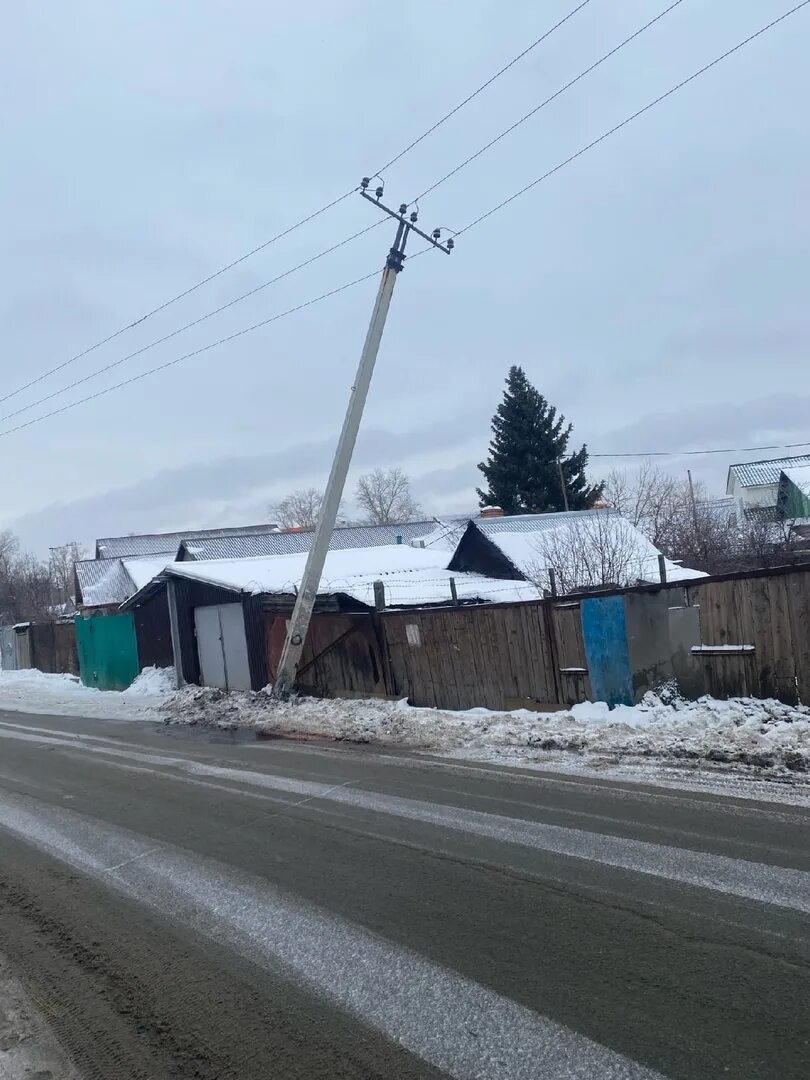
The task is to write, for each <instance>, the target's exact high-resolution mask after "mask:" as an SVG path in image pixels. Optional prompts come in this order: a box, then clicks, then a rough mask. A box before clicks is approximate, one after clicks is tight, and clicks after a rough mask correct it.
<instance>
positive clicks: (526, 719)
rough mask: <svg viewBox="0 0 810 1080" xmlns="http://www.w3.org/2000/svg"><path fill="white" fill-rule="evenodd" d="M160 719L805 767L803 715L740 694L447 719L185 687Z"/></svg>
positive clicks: (507, 752)
mask: <svg viewBox="0 0 810 1080" xmlns="http://www.w3.org/2000/svg"><path fill="white" fill-rule="evenodd" d="M166 718H167V719H168V720H170V721H172V720H173V721H176V722H185V723H205V724H214V725H218V726H221V727H223V726H224V727H249V728H253V729H255V730H256V731H257V732H259V733H261V734H265V735H286V736H299V737H301V736H303V737H313V736H315V737H323V738H330V739H339V740H345V741H348V742H356V743H375V744H378V745H383V746H399V747H403V748H408V749H414V750H423V751H425V750H426V751H433V752H435V753H442V754H448V753H454V754H459V755H460V756H463V757H478V758H486V759H488V760H507V759H508V760H509V761H510V762H512V763H519V762H520V761H524V762H527V763H542V762H544V761H545V762H548V761H549V760H550V758H551V756H553V755H554V754H555V753H556V754H557V756H559V754H560V752H565V753H566V754H567V755H568V756H569V757H573V756H577V757H579V758H582V759H586V760H588V761H590V762H592V763H598V762H601V763H604V764H607V763H610V762H612V761H618V760H619V759H621V760H622V761H625V760H632V759H635V760H639V759H651V758H652V759H658V760H659V761H660V760H666V761H670V762H672V761H679V762H690V761H692V762H702V763H706V762H712V763H715V762H716V763H726V764H735V765H745V766H754V767H757V768H759V769H769V770H777V771H782V772H785V773H787V772H792V773H794V774H795V773H802V772H808V771H810V709H807V708H806V707H803V706H798V707H793V706H789V705H784V704H782V703H781V702H778V701H773V700H767V701H758V700H753V699H749V698H736V699H732V700H730V701H717V700H715V699H713V698H701V699H700V700H699V701H684V700H683V699H681V698H679V697H677V695H675V694H671V693H670V694H667V693H666V692H662V693H661V695H660V696H656V695H654V694H647V695H646V696H645V698H644V700H643V701H642V702H641V703H640V704H639V705H635V706H633V707H626V706H620V707H618V708H616V709H613V710H610V709H608V707H607V705H605V704H604V703H596V704H593V703H586V704H582V705H574V706H573V707H572V708H570V709H567V710H565V711H562V712H552V713H538V712H530V711H528V710H525V709H521V710H516V711H514V712H492V711H490V710H487V709H472V710H470V711H468V712H464V713H454V712H443V711H441V710H439V709H421V708H412V707H410V706H409V705H407V704H406V703H405V702H391V701H383V700H373V699H372V700H339V699H334V698H332V699H316V698H297V699H293V700H291V701H289V702H276V701H273V700H272V699H271V698H270V697H269V695H268V694H267V693H266V692H265V691H260V692H259V693H232V694H224V693H223V692H222V691H217V690H208V689H201V688H199V687H194V688H187V689H186V690H184V691H182V692H181V693H179V694H177V695H176V696H175V697H174V698H172V699H170V701H169V702H168V704H167V707H166Z"/></svg>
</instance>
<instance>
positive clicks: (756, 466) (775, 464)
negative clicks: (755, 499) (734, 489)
mask: <svg viewBox="0 0 810 1080" xmlns="http://www.w3.org/2000/svg"><path fill="white" fill-rule="evenodd" d="M808 463H810V454H798V455H797V456H796V457H786V458H772V459H770V460H769V461H746V462H742V463H741V464H739V465H729V469H728V485H727V486H726V490H727V491H728V489H729V486H730V485H731V479H732V477H733V478H734V479H735V480H736V481H737V483H738V484H739V485H740V487H756V486H757V485H760V484H778V483H779V474H780V472H781V471H782V469H784V468H790V466H791V465H806V464H808Z"/></svg>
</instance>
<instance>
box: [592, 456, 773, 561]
mask: <svg viewBox="0 0 810 1080" xmlns="http://www.w3.org/2000/svg"><path fill="white" fill-rule="evenodd" d="M605 499H606V501H608V502H609V503H610V505H611V506H613V507H615V508H616V509H617V510H619V511H620V512H621V514H622V515H623V516H624V517H626V518H627V520H628V521H630V522H631V523H632V524H634V525H636V526H637V527H638V528H640V529H641V530H642V532H644V533H645V534H646V535H647V536H648V537H649V538H650V540H652V542H653V544H655V546H656V547H657V548H658V549H659V550H660V551H663V552H664V554H665V555H667V556H668V557H669V558H670V559H672V560H674V561H676V562H681V563H683V565H684V566H689V567H691V568H692V569H694V570H703V571H705V572H706V573H709V574H718V573H726V572H733V571H735V570H744V569H753V568H754V567H757V566H773V565H775V564H776V563H779V562H785V561H786V560H790V559H792V558H793V557H794V551H793V549H792V547H791V543H790V529H789V527H788V523H785V522H782V523H780V522H779V521H778V520H775V519H774V518H773V516H772V515H768V514H765V515H762V514H754V515H752V516H745V515H743V514H742V513H741V512H740V511H739V509H738V508H737V507H736V506H735V505H734V503H732V502H730V501H729V502H728V504H724V502H723V500H716V499H715V500H712V499H709V498H708V497H707V494H706V489H705V487H704V485H703V484H701V483H696V484H695V485H694V501H693V497H692V492H691V491H690V489H689V482H688V480H686V479H683V480H678V479H677V478H676V477H674V476H672V475H670V474H668V473H665V472H663V471H662V470H660V469H658V468H656V467H655V466H651V465H644V466H642V468H641V469H639V470H638V472H637V473H635V474H632V475H628V474H627V473H624V472H617V471H615V470H614V471H613V472H612V473H611V474H610V475H609V476H608V479H607V482H606V488H605Z"/></svg>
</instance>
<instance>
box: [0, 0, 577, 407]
mask: <svg viewBox="0 0 810 1080" xmlns="http://www.w3.org/2000/svg"><path fill="white" fill-rule="evenodd" d="M589 3H590V0H582V2H581V3H580V4H578V5H577V6H576V7H575V8H574V9H573V10H572V11H570V12H569V13H568V14H567V15H565V16H564V17H563V18H562V19H560V20H559V21H558V22H557V23H555V24H554V26H552V27H551V28H550V29H549V30H546V31H545V33H543V34H541V36H540V37H539V38H537V39H536V40H535V41H533V42H532V43H531V44H530V45H528V46H527V47H526V48H525V49H523V51H522V52H520V53H518V55H517V56H515V57H513V59H512V60H510V61H509V63H507V64H505V65H504V66H503V67H502V68H500V69H499V70H498V71H496V72H495V74H494V75H491V76H490V77H489V78H488V79H487V80H486V82H484V83H482V84H481V85H480V86H479V87H477V88H476V89H475V90H474V91H473V92H472V93H471V94H468V95H467V97H466V98H464V100H463V101H461V102H459V104H458V105H456V106H455V107H454V108H452V109H451V110H450V111H449V112H448V113H445V114H444V116H442V117H441V118H440V119H439V120H437V121H436V123H434V124H432V125H431V127H429V128H428V129H427V131H424V132H422V134H421V135H419V136H418V137H417V138H416V139H414V140H413V141H412V142H411V143H409V144H408V145H407V146H406V147H405V148H404V149H403V150H400V152H399V153H398V154H397V155H396V156H395V157H393V158H391V160H390V161H388V162H387V163H386V164H385V165H383V166H382V167H381V168H380V169H378V170H376V171H375V172H374V173H372V175H373V176H379V175H380V174H381V173H383V172H384V171H385V170H386V169H389V168H390V167H391V166H392V165H393V164H394V163H395V162H397V161H399V160H400V159H401V158H403V157H404V156H405V155H406V154H407V153H409V152H410V151H411V150H413V148H414V147H415V146H418V145H419V143H421V142H422V141H423V140H424V139H426V138H427V137H428V136H429V135H432V134H433V132H434V131H436V130H437V129H438V128H440V127H441V126H442V124H444V123H446V122H447V121H448V120H449V119H450V118H451V117H453V116H455V114H456V113H457V112H459V111H460V110H461V109H463V108H464V106H465V105H468V104H469V103H470V102H471V101H472V100H473V99H474V98H476V97H478V95H479V94H480V93H482V92H483V91H484V90H486V88H487V87H488V86H491V85H492V83H493V82H495V80H496V79H499V78H500V77H501V75H503V74H504V73H505V72H507V71H508V70H509V69H510V68H511V67H513V66H514V65H515V64H517V63H518V61H520V60H522V59H523V57H524V56H527V55H528V54H529V53H530V52H531V51H532V50H533V49H535V48H536V47H537V46H538V45H540V44H541V43H542V42H543V41H545V40H546V38H548V37H549V36H550V35H551V34H553V33H554V31H555V30H558V29H559V28H560V27H561V26H562V25H563V24H564V23H566V22H568V20H569V19H570V18H572V17H573V16H574V15H576V13H577V12H578V11H580V10H581V9H582V8H584V7H586V6H587V4H589ZM356 191H357V187H356V186H355V187H352V188H350V189H349V190H348V191H344V192H343V194H342V195H338V196H337V198H335V199H332V200H331V201H330V202H327V203H325V204H324V205H323V206H321V207H319V208H318V209H317V210H313V211H312V212H311V213H309V214H307V215H306V216H305V217H303V218H301V219H300V220H299V221H296V222H295V223H294V224H293V225H289V226H288V227H287V228H285V229H282V230H281V231H280V232H278V233H276V234H275V235H274V236H271V237H270V238H269V239H268V240H265V241H263V242H262V243H261V244H257V245H256V247H254V248H251V249H250V250H249V251H246V252H245V253H244V254H243V255H240V256H239V257H238V258H236V259H233V260H232V261H231V262H229V263H226V265H225V266H221V267H220V268H219V269H218V270H214V271H213V272H212V273H210V274H208V275H207V276H206V277H204V278H201V279H200V280H199V281H197V282H195V283H194V284H193V285H190V286H189V287H188V288H187V289H183V291H182V292H179V293H177V294H176V295H175V296H172V297H171V298H170V299H168V300H165V301H163V303H161V304H158V305H157V306H156V307H154V308H152V309H151V310H149V311H147V312H146V313H145V314H144V315H141V316H140V317H139V318H137V319H133V320H132V321H131V322H128V323H126V324H125V325H124V326H122V327H120V328H119V329H118V330H115V331H114V332H113V333H111V334H108V335H107V336H106V337H104V338H101V339H100V340H99V341H96V342H94V343H93V344H92V345H88V347H87V348H86V349H82V351H81V352H78V353H76V354H75V355H74V356H71V357H69V358H68V359H67V360H64V361H62V363H60V364H56V365H55V366H54V367H52V368H49V370H48V371H44V372H42V374H41V375H37V376H36V378H34V379H30V380H29V381H28V382H26V383H23V384H22V385H21V386H18V387H17V388H16V389H15V390H10V391H9V392H8V393H6V394H3V395H2V396H0V404H2V403H3V402H4V401H9V400H10V399H11V398H13V397H16V396H17V395H18V394H21V393H22V392H23V391H24V390H28V389H29V388H30V387H32V386H36V385H37V383H40V382H42V381H43V379H47V378H49V377H50V376H51V375H55V374H56V373H57V372H59V371H62V370H63V369H64V368H66V367H68V366H69V365H70V364H73V363H75V362H76V361H77V360H81V359H82V358H83V357H85V356H88V355H89V354H90V353H91V352H95V350H96V349H100V348H101V347H102V345H107V344H109V342H111V341H114V340H115V339H116V338H118V337H120V336H121V335H122V334H125V333H126V332H127V331H128V330H132V329H134V328H135V327H136V326H139V325H140V324H141V323H143V322H146V320H147V319H151V318H152V316H154V315H157V314H158V313H159V312H161V311H165V310H166V308H168V307H171V305H172V304H176V303H177V302H178V301H179V300H183V299H184V298H185V297H187V296H190V295H191V293H193V292H196V291H197V290H198V289H201V288H202V287H203V286H204V285H208V284H209V282H211V281H214V280H215V279H216V278H218V277H220V276H221V275H222V274H225V273H227V271H228V270H232V269H233V268H234V267H235V266H238V265H239V264H240V263H243V262H245V261H246V260H247V259H250V258H251V257H252V256H253V255H257V254H258V253H259V252H260V251H264V250H265V249H266V248H268V247H270V245H271V244H275V243H276V241H278V240H282V239H283V238H284V237H285V236H289V235H290V233H292V232H294V231H295V230H296V229H300V228H301V227H302V226H303V225H306V224H308V223H309V222H310V221H314V220H315V218H318V217H320V216H321V214H325V213H326V212H327V211H328V210H331V209H332V208H333V207H335V206H337V205H338V204H339V203H342V202H343V201H344V200H345V199H348V198H349V196H350V195H353V194H354V193H355V192H356ZM189 325H193V324H189ZM164 340H165V339H164ZM35 404H36V403H35ZM15 415H17V414H16V413H10V414H9V416H15Z"/></svg>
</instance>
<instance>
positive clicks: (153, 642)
mask: <svg viewBox="0 0 810 1080" xmlns="http://www.w3.org/2000/svg"><path fill="white" fill-rule="evenodd" d="M133 615H134V616H135V637H136V638H137V641H138V663H139V664H140V666H141V669H143V668H146V667H159V668H162V667H172V666H173V665H174V651H173V649H172V632H171V626H170V624H169V605H168V602H167V600H166V590H165V589H161V590H160V591H159V592H156V593H155V594H154V596H150V597H149V599H148V600H146V601H144V603H143V604H141V605H140V606H139V607H137V608H135V610H134V611H133Z"/></svg>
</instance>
